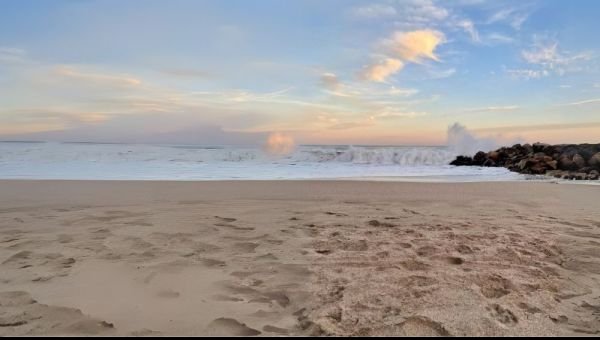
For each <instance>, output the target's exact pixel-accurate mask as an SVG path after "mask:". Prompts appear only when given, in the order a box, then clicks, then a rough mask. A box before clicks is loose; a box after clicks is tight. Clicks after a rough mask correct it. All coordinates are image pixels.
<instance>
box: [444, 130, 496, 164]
mask: <svg viewBox="0 0 600 340" xmlns="http://www.w3.org/2000/svg"><path fill="white" fill-rule="evenodd" d="M447 145H448V149H449V150H450V151H451V152H453V153H454V154H455V155H456V156H472V155H474V154H475V153H476V152H477V151H489V150H494V149H496V148H497V147H498V142H497V141H496V140H494V139H492V138H479V137H476V136H475V135H473V134H472V133H471V132H470V131H469V130H467V128H466V127H465V126H464V125H461V124H460V123H454V124H452V125H450V126H449V127H448V143H447Z"/></svg>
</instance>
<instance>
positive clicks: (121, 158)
mask: <svg viewBox="0 0 600 340" xmlns="http://www.w3.org/2000/svg"><path fill="white" fill-rule="evenodd" d="M459 153H460V151H457V149H456V148H453V147H449V146H350V145H339V146H329V145H299V146H295V147H294V148H293V150H291V151H290V152H289V153H287V154H285V155H274V154H272V153H270V152H268V151H267V150H265V148H263V147H239V146H220V145H217V146H197V145H150V144H98V143H57V142H0V179H66V180H236V179H238V180H242V179H245V180H272V179H290V180H293V179H358V180H398V181H402V180H407V181H449V182H469V181H503V180H509V181H510V180H522V179H525V178H524V177H523V176H521V175H519V174H515V173H511V172H509V171H508V170H506V169H504V168H482V167H455V166H451V165H449V163H450V162H451V161H452V160H453V159H454V158H455V157H456V156H457V155H458V154H459Z"/></svg>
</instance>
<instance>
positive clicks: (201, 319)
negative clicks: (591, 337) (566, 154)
mask: <svg viewBox="0 0 600 340" xmlns="http://www.w3.org/2000/svg"><path fill="white" fill-rule="evenodd" d="M598 195H599V191H598V188H597V187H594V186H564V185H554V184H552V183H538V182H514V183H507V182H500V183H499V182H486V183H415V182H394V183H390V182H377V181H373V182H365V181H314V180H313V181H304V180H303V181H220V182H216V181H192V182H189V181H188V182H183V181H162V182H160V181H81V180H72V181H44V180H0V270H2V272H3V276H2V278H0V321H1V322H2V323H3V324H6V325H8V326H6V327H1V328H0V335H52V334H56V335H206V336H208V335H258V334H260V335H311V334H313V335H416V336H419V335H492V336H494V335H496V336H498V335H507V336H510V335H581V334H595V332H600V322H599V321H598V319H597V317H596V316H595V314H594V313H595V312H594V310H595V309H594V308H598V306H600V300H598V296H600V288H599V287H600V254H598V252H597V249H598V246H600V241H599V240H600V209H598V202H597V197H598Z"/></svg>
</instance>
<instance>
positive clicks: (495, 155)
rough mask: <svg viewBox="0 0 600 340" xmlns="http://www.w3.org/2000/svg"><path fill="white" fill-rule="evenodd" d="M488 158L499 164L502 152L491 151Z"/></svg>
mask: <svg viewBox="0 0 600 340" xmlns="http://www.w3.org/2000/svg"><path fill="white" fill-rule="evenodd" d="M487 158H489V159H491V160H493V161H494V162H497V161H498V159H500V152H497V151H490V152H488V154H487Z"/></svg>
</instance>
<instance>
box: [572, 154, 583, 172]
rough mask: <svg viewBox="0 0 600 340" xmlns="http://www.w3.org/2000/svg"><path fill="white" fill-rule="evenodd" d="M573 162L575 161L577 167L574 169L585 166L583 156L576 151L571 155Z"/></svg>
mask: <svg viewBox="0 0 600 340" xmlns="http://www.w3.org/2000/svg"><path fill="white" fill-rule="evenodd" d="M573 163H575V165H576V166H577V169H575V170H579V169H581V168H583V167H585V159H584V158H583V156H581V155H580V154H578V153H576V154H575V155H574V156H573Z"/></svg>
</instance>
